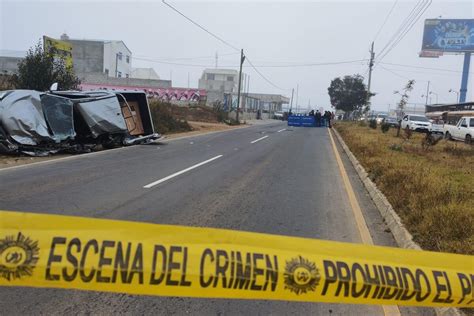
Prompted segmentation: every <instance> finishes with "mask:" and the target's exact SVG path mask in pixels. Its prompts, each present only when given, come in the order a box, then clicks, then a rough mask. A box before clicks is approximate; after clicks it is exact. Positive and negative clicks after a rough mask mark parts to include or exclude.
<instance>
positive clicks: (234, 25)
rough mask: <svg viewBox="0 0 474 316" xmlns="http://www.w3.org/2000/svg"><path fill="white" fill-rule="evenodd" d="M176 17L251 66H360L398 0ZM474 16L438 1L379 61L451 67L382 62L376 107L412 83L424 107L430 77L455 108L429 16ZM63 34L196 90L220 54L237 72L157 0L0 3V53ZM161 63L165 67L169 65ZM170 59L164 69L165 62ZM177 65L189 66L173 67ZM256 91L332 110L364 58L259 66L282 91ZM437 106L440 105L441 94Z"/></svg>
mask: <svg viewBox="0 0 474 316" xmlns="http://www.w3.org/2000/svg"><path fill="white" fill-rule="evenodd" d="M168 2H169V3H171V4H173V5H174V6H175V7H176V8H178V9H179V10H180V11H182V12H183V13H185V14H186V15H188V16H189V17H191V18H192V19H194V20H195V21H197V22H198V23H200V24H202V25H204V26H205V27H206V28H208V29H209V30H211V31H212V32H214V33H216V34H218V35H219V36H221V37H222V38H224V39H225V40H226V41H228V42H230V43H231V44H232V45H234V46H236V47H239V48H240V47H241V48H243V49H244V51H245V54H246V55H247V56H248V57H249V58H250V60H251V61H252V62H253V64H254V65H256V66H257V67H258V66H264V65H288V64H292V63H295V64H301V63H324V62H340V61H353V60H361V59H366V58H368V57H369V53H368V50H369V46H370V42H371V41H372V40H374V38H375V36H376V33H377V32H378V30H379V29H380V27H381V26H382V24H383V22H384V20H385V18H386V16H387V14H388V12H389V11H390V9H391V7H392V5H393V4H394V3H395V1H392V0H390V1H389V0H385V1H344V2H342V1H312V2H309V1H305V2H296V1H279V2H275V1H259V2H255V1H252V2H250V1H219V2H202V1H173V0H169V1H168ZM415 4H416V1H398V2H397V4H396V6H395V8H394V10H393V12H392V14H391V16H390V17H389V19H388V20H387V23H386V24H385V26H384V27H383V29H382V31H381V32H380V35H379V36H378V37H377V39H376V41H375V51H376V57H377V53H378V52H379V51H380V50H381V48H382V47H383V46H385V44H386V43H387V42H388V40H389V39H390V38H391V37H392V35H393V34H394V33H395V32H396V30H397V29H398V27H399V26H400V24H401V23H402V22H403V20H404V19H405V18H406V17H407V15H408V14H409V13H410V11H411V10H412V8H413V7H414V6H415ZM440 16H442V17H443V18H473V17H474V1H472V0H471V1H440V0H433V2H432V4H431V6H430V7H429V8H428V10H427V11H426V12H425V14H424V15H423V16H422V18H420V20H419V21H418V22H417V23H416V24H415V25H414V27H413V28H412V29H411V31H410V32H409V33H408V34H407V35H406V36H405V38H404V39H403V40H402V41H401V42H400V43H399V44H398V45H397V46H396V47H395V48H394V49H393V50H392V51H391V52H390V53H389V54H388V55H387V56H386V57H385V58H384V59H383V61H382V62H383V63H394V64H403V65H408V66H420V67H428V68H442V69H449V70H451V72H448V71H439V70H429V69H419V68H410V67H405V66H398V65H397V66H395V65H387V64H379V65H377V66H376V68H375V70H374V73H373V80H372V91H374V92H376V93H377V95H376V96H375V97H374V98H373V99H372V104H373V108H375V109H379V110H383V109H387V107H388V104H391V106H392V108H393V107H394V105H395V103H396V102H397V101H398V99H399V96H398V95H394V94H393V91H394V90H399V89H401V88H402V87H403V85H404V84H405V83H406V82H407V80H408V79H409V78H410V79H415V80H416V85H415V89H414V90H413V93H412V97H411V99H410V102H417V103H420V104H424V99H423V98H421V95H422V94H424V93H425V92H426V84H427V81H428V80H430V81H431V87H432V91H433V92H434V93H437V94H438V96H439V102H440V103H442V102H454V101H455V99H456V94H454V93H449V92H448V90H449V89H454V90H459V88H460V81H461V70H462V63H463V57H462V55H445V56H443V57H440V58H439V59H432V58H419V57H418V52H419V51H420V49H421V39H422V34H423V21H424V19H425V18H437V17H440ZM63 32H66V33H67V34H68V35H69V36H70V37H71V38H79V39H82V38H87V39H117V40H123V41H124V42H125V43H126V45H127V46H128V47H129V48H130V49H131V50H132V53H133V56H134V57H136V58H142V59H152V60H155V62H150V61H144V60H138V59H133V61H132V65H133V66H135V67H153V68H154V69H155V70H156V72H157V73H158V74H159V76H160V77H161V78H162V79H169V78H170V76H172V80H173V86H176V87H186V86H187V85H188V76H189V78H190V85H191V87H197V84H198V79H199V77H200V76H201V74H202V70H203V69H204V68H206V67H205V66H207V67H214V65H215V58H214V56H215V54H216V51H217V52H218V55H219V59H218V64H219V67H222V68H235V69H237V64H238V61H239V55H238V53H236V52H235V51H234V50H232V48H230V47H227V46H226V45H224V44H222V43H220V42H219V41H217V40H216V39H214V38H212V37H211V36H209V35H208V34H206V33H205V32H203V31H202V30H200V29H199V28H197V27H196V26H194V25H192V24H191V23H190V22H188V21H187V20H185V19H184V18H183V17H181V16H179V15H178V14H177V13H176V12H174V11H172V10H171V9H170V8H168V7H167V6H165V5H164V4H163V3H162V2H161V1H134V2H132V1H121V2H116V1H77V0H76V1H65V0H63V1H60V2H46V1H18V0H17V1H9V0H0V50H26V49H27V48H29V47H30V46H32V45H34V44H35V43H36V42H37V41H38V39H40V38H41V37H42V36H43V35H48V36H51V37H56V38H59V36H60V35H61V33H63ZM163 62H165V63H163ZM167 63H168V64H167ZM169 63H178V64H186V65H171V64H169ZM471 64H472V65H471V71H470V72H471V73H472V74H471V80H470V81H469V88H468V89H469V91H468V99H469V100H473V95H474V93H473V90H474V78H472V77H473V75H474V62H473V63H471ZM246 66H247V67H245V68H244V71H245V72H246V73H248V74H249V75H250V91H251V92H262V93H278V94H283V95H286V96H291V88H296V85H297V84H299V97H298V101H299V102H298V103H299V104H300V106H303V107H306V106H307V105H308V102H309V100H311V105H312V107H316V106H317V107H319V106H325V107H327V108H328V106H329V98H328V95H327V87H328V86H329V83H330V81H331V79H333V78H335V77H338V76H343V75H349V74H356V73H360V74H361V75H365V74H366V71H367V62H354V63H351V64H340V65H327V66H306V67H293V68H284V67H281V68H272V67H259V70H260V71H261V73H262V74H263V75H265V76H266V77H267V78H268V79H270V80H271V81H272V82H273V83H274V84H275V85H276V86H278V87H281V88H282V90H281V89H277V88H275V87H273V86H272V85H270V84H268V83H267V82H266V81H265V80H264V79H262V78H261V77H260V76H259V75H258V74H257V73H256V72H255V71H254V70H253V69H251V68H249V67H248V64H246ZM432 97H433V99H432V101H433V102H436V96H435V94H432Z"/></svg>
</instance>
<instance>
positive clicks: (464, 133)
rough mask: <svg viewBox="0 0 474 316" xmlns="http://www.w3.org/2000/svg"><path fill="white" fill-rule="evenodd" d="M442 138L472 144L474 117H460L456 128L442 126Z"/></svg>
mask: <svg viewBox="0 0 474 316" xmlns="http://www.w3.org/2000/svg"><path fill="white" fill-rule="evenodd" d="M444 136H445V138H446V139H455V140H460V141H464V142H466V143H467V144H472V140H473V138H474V116H465V117H461V119H460V120H459V122H458V124H456V126H454V125H448V124H446V125H444Z"/></svg>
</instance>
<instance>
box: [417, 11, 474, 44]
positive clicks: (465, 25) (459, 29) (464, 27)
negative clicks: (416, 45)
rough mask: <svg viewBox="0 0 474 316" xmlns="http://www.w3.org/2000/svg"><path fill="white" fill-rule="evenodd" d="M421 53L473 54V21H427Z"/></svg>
mask: <svg viewBox="0 0 474 316" xmlns="http://www.w3.org/2000/svg"><path fill="white" fill-rule="evenodd" d="M422 50H423V51H442V52H474V19H427V20H425V28H424V32H423V44H422Z"/></svg>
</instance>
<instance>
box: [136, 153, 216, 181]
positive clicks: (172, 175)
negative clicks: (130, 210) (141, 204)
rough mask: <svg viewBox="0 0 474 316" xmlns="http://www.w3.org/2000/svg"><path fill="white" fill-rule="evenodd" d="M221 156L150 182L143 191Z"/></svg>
mask: <svg viewBox="0 0 474 316" xmlns="http://www.w3.org/2000/svg"><path fill="white" fill-rule="evenodd" d="M222 156H223V155H219V156H215V157H213V158H211V159H208V160H206V161H203V162H200V163H198V164H195V165H193V166H191V167H189V168H186V169H183V170H181V171H178V172H175V173H173V174H171V175H169V176H167V177H164V178H162V179H160V180H157V181H155V182H152V183H150V184H147V185H145V186H144V187H143V188H144V189H149V188H152V187H154V186H155V185H157V184H160V183H163V182H165V181H168V180H169V179H172V178H174V177H177V176H179V175H181V174H183V173H185V172H188V171H191V170H193V169H195V168H198V167H200V166H202V165H205V164H207V163H209V162H211V161H213V160H216V159H219V158H221V157H222Z"/></svg>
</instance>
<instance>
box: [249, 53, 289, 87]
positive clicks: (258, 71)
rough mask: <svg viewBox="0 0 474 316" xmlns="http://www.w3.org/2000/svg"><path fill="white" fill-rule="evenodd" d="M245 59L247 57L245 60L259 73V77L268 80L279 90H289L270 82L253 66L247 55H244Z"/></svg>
mask: <svg viewBox="0 0 474 316" xmlns="http://www.w3.org/2000/svg"><path fill="white" fill-rule="evenodd" d="M246 59H247V62H248V63H249V65H250V66H252V68H253V69H254V70H255V72H256V73H258V74H259V76H260V77H262V78H263V79H264V80H265V81H266V82H268V83H269V84H270V85H271V86H273V87H275V88H277V89H279V90H289V89H283V88H280V87H279V86H277V85H275V84H274V83H273V82H271V81H270V80H269V79H268V78H267V77H265V76H264V75H263V74H262V73H261V72H260V70H258V69H257V67H255V66H254V65H253V64H252V62H251V61H250V59H249V58H248V56H246Z"/></svg>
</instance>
